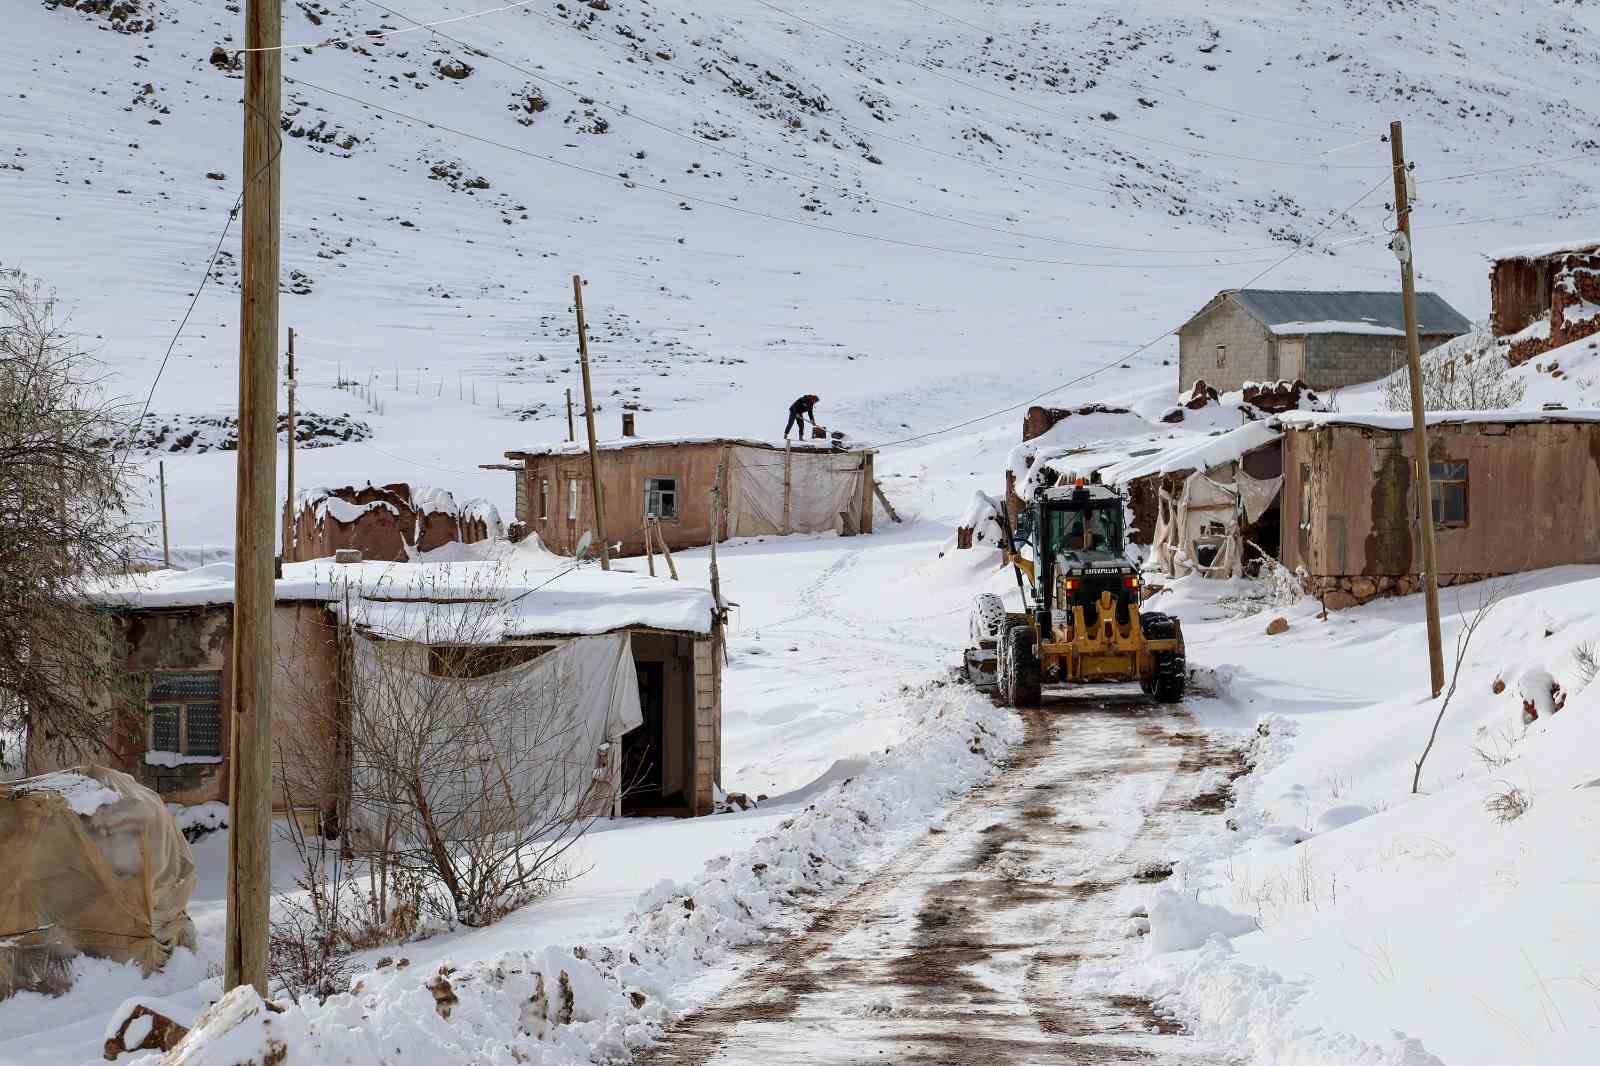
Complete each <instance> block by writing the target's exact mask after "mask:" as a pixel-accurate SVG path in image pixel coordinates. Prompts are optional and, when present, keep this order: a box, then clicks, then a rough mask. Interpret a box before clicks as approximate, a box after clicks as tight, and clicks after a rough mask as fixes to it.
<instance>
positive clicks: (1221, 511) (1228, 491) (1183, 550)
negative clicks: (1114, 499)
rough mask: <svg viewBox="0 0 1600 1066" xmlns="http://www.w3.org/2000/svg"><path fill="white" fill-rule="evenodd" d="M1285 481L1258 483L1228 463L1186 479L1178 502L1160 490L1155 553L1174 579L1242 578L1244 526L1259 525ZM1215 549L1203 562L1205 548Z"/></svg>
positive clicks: (1164, 568) (1276, 480)
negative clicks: (1198, 576) (1189, 576)
mask: <svg viewBox="0 0 1600 1066" xmlns="http://www.w3.org/2000/svg"><path fill="white" fill-rule="evenodd" d="M1282 484H1283V478H1281V477H1275V478H1267V479H1264V480H1263V479H1261V478H1254V477H1251V476H1250V475H1249V474H1246V473H1245V472H1244V471H1243V470H1242V469H1240V468H1239V465H1238V464H1237V463H1225V464H1223V465H1221V466H1216V467H1212V468H1211V469H1210V470H1208V471H1205V472H1198V471H1197V472H1195V473H1193V474H1190V475H1189V477H1188V478H1186V479H1185V480H1184V483H1183V488H1182V489H1181V490H1180V491H1179V492H1178V494H1177V496H1176V497H1174V496H1173V494H1172V493H1169V492H1167V491H1166V490H1165V489H1163V490H1161V493H1160V503H1159V511H1158V513H1157V518H1156V529H1155V535H1154V537H1153V539H1152V541H1151V549H1152V551H1153V553H1154V555H1155V557H1156V559H1157V561H1158V562H1159V563H1160V566H1161V569H1162V570H1163V571H1164V572H1165V573H1167V574H1168V575H1170V576H1173V577H1182V576H1183V575H1185V574H1189V573H1200V574H1202V575H1204V576H1206V577H1221V578H1231V577H1239V576H1241V575H1242V574H1243V572H1244V548H1245V545H1244V527H1245V526H1246V525H1248V524H1250V523H1254V522H1258V521H1260V519H1261V516H1262V514H1264V513H1265V512H1266V510H1267V508H1268V507H1270V506H1271V505H1272V501H1273V500H1275V499H1277V497H1278V490H1279V488H1280V487H1281V486H1282ZM1208 548H1209V549H1212V550H1213V551H1212V555H1211V559H1210V562H1208V563H1202V562H1201V561H1200V555H1201V551H1202V549H1208Z"/></svg>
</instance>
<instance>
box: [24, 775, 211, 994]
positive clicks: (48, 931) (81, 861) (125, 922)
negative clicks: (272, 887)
mask: <svg viewBox="0 0 1600 1066" xmlns="http://www.w3.org/2000/svg"><path fill="white" fill-rule="evenodd" d="M0 854H3V855H5V866H4V874H3V876H0V945H6V947H8V948H9V950H6V948H0V971H5V972H0V987H5V986H6V985H8V984H9V982H10V979H11V977H12V973H11V968H12V967H13V966H25V965H26V963H25V962H24V961H23V960H21V959H19V958H18V957H17V956H18V955H19V954H20V953H22V952H24V951H26V950H27V945H29V944H30V943H41V944H42V943H49V944H50V945H51V946H52V947H53V948H56V947H60V948H65V949H67V950H68V951H71V952H82V953H84V954H88V955H96V956H99V957H101V958H106V959H112V960H114V961H117V962H136V963H138V964H139V966H140V968H141V969H142V970H143V971H144V972H145V973H146V974H149V973H150V972H151V971H153V970H156V969H158V968H160V967H161V965H162V964H164V963H165V962H166V961H167V959H168V958H169V957H171V955H172V951H173V949H174V948H175V947H178V946H179V945H183V946H185V947H193V946H194V942H195V937H194V925H193V923H191V922H190V920H189V914H188V911H187V909H186V908H187V907H188V906H189V897H190V896H191V895H192V894H193V892H194V887H195V868H194V858H193V856H192V855H191V854H190V852H189V842H188V841H187V840H185V839H184V838H183V833H182V832H180V831H179V829H178V824H177V821H176V820H175V819H174V818H173V817H172V814H171V812H169V811H168V810H167V808H166V805H165V804H163V803H162V802H161V798H160V797H159V796H157V795H156V794H155V793H154V792H152V791H151V790H150V789H148V788H145V787H144V786H143V785H141V784H139V783H138V782H137V781H135V780H134V779H133V778H131V777H129V776H128V775H127V774H124V773H121V772H119V771H117V770H111V769H107V768H106V767H104V766H80V767H76V768H74V769H71V770H61V771H58V772H56V773H52V774H45V775H43V776H40V777H30V778H26V779H24V780H21V781H13V782H10V783H7V784H0ZM8 941H10V943H9V944H8Z"/></svg>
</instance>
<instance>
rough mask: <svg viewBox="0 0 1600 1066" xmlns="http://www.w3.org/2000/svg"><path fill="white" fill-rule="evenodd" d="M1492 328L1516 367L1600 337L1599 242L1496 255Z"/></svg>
mask: <svg viewBox="0 0 1600 1066" xmlns="http://www.w3.org/2000/svg"><path fill="white" fill-rule="evenodd" d="M1492 258H1493V261H1494V266H1493V267H1491V268H1490V270H1489V300H1490V307H1491V312H1490V317H1489V323H1490V326H1491V328H1492V329H1493V330H1494V335H1495V336H1496V337H1499V338H1501V339H1503V340H1505V341H1506V342H1507V343H1508V349H1507V352H1506V355H1507V358H1509V359H1510V361H1511V364H1512V365H1513V366H1515V365H1516V364H1518V363H1525V362H1527V361H1528V360H1529V359H1532V358H1533V357H1534V356H1536V355H1542V354H1543V353H1545V352H1547V351H1549V350H1551V349H1552V348H1559V347H1561V346H1562V345H1563V344H1571V343H1572V342H1573V341H1576V340H1581V339H1583V338H1584V337H1588V336H1591V335H1593V334H1595V333H1600V238H1593V239H1590V240H1578V241H1571V242H1568V243H1565V244H1561V243H1557V244H1545V245H1530V246H1527V247H1522V248H1508V249H1506V250H1504V251H1501V252H1498V253H1496V254H1495V255H1494V256H1493V257H1492Z"/></svg>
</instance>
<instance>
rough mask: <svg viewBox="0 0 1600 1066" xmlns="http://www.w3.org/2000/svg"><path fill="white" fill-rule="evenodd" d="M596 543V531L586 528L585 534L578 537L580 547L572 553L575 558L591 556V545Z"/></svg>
mask: <svg viewBox="0 0 1600 1066" xmlns="http://www.w3.org/2000/svg"><path fill="white" fill-rule="evenodd" d="M593 543H594V531H593V530H588V529H586V530H584V531H583V536H581V537H579V538H578V547H577V549H576V550H575V551H574V552H573V553H572V554H573V557H574V558H578V559H586V558H588V557H589V545H591V544H593Z"/></svg>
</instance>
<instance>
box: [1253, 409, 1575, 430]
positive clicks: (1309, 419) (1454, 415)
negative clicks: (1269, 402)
mask: <svg viewBox="0 0 1600 1066" xmlns="http://www.w3.org/2000/svg"><path fill="white" fill-rule="evenodd" d="M1427 419H1428V425H1430V426H1456V425H1466V424H1469V423H1481V424H1484V425H1505V424H1508V423H1517V424H1520V423H1528V422H1555V423H1559V422H1600V410H1578V411H1429V412H1428V416H1427ZM1275 421H1276V422H1277V423H1278V424H1280V425H1281V426H1282V427H1283V428H1284V429H1317V428H1319V427H1322V426H1365V427H1366V428H1368V429H1387V430H1394V431H1404V430H1408V429H1410V428H1411V413H1410V412H1409V411H1350V412H1345V411H1336V412H1328V413H1322V412H1317V411H1287V412H1285V413H1283V414H1281V415H1279V416H1278V417H1277V418H1276V419H1275Z"/></svg>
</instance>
